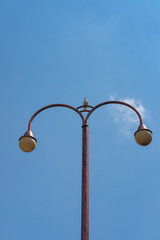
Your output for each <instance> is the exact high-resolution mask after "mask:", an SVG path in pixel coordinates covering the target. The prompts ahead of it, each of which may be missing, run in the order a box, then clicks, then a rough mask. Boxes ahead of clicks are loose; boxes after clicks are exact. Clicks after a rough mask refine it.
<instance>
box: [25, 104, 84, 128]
mask: <svg viewBox="0 0 160 240" xmlns="http://www.w3.org/2000/svg"><path fill="white" fill-rule="evenodd" d="M52 107H65V108H70V109H72V110H73V111H75V112H77V113H78V114H79V116H80V117H81V119H82V122H83V123H84V117H83V115H82V113H81V112H80V111H79V110H78V109H76V108H74V107H72V106H70V105H66V104H51V105H47V106H45V107H43V108H40V109H39V110H38V111H37V112H35V113H34V114H33V116H32V117H31V119H30V120H29V124H28V131H30V130H31V124H32V121H33V119H34V118H35V117H36V116H37V115H38V114H39V113H40V112H42V111H44V110H46V109H48V108H52Z"/></svg>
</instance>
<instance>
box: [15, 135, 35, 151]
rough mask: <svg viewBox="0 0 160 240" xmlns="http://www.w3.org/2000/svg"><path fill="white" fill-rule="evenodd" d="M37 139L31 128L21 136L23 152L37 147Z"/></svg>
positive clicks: (20, 142)
mask: <svg viewBox="0 0 160 240" xmlns="http://www.w3.org/2000/svg"><path fill="white" fill-rule="evenodd" d="M36 143H37V140H36V139H35V138H34V136H33V133H32V131H31V130H28V131H27V132H25V134H24V135H23V136H22V137H20V138H19V147H20V149H21V150H22V151H23V152H32V151H33V150H34V149H35V147H36Z"/></svg>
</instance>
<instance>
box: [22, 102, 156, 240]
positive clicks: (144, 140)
mask: <svg viewBox="0 0 160 240" xmlns="http://www.w3.org/2000/svg"><path fill="white" fill-rule="evenodd" d="M107 104H121V105H124V106H126V107H129V108H130V109H132V110H133V111H134V112H135V113H136V114H137V115H138V118H139V122H140V124H139V127H138V129H137V131H136V132H135V134H134V136H135V140H136V142H137V143H138V144H139V145H141V146H146V145H148V144H149V143H150V142H151V141H152V132H151V131H150V130H149V129H147V128H146V126H145V125H144V124H143V120H142V116H141V115H140V113H139V112H138V111H137V110H136V109H135V108H134V107H133V106H131V105H129V104H128V103H125V102H122V101H107V102H103V103H100V104H98V105H96V106H95V107H92V106H90V105H88V101H87V99H86V98H85V99H84V102H83V105H82V106H79V107H77V108H74V107H72V106H70V105H66V104H51V105H48V106H45V107H43V108H41V109H39V110H38V111H37V112H35V113H34V114H33V116H32V117H31V119H30V121H29V124H28V130H27V131H26V132H25V134H24V135H23V136H22V137H20V139H19V146H20V148H21V150H22V151H24V152H31V151H33V150H34V148H35V147H36V143H37V140H36V139H35V138H34V136H33V133H32V131H31V124H32V121H33V119H34V118H35V117H36V116H37V115H38V114H39V113H40V112H42V111H44V110H46V109H48V108H53V107H65V108H69V109H71V110H73V111H75V112H76V113H78V114H79V116H80V117H81V120H82V210H81V240H89V126H88V119H89V117H90V115H91V114H92V113H93V112H94V111H95V110H96V109H97V108H99V107H101V106H103V105H107ZM83 112H87V115H86V117H85V116H84V115H83Z"/></svg>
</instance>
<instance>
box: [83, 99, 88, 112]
mask: <svg viewBox="0 0 160 240" xmlns="http://www.w3.org/2000/svg"><path fill="white" fill-rule="evenodd" d="M83 106H84V107H83V110H84V111H85V110H87V106H88V100H87V99H86V97H85V98H84V102H83Z"/></svg>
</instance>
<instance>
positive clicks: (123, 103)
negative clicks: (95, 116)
mask: <svg viewBox="0 0 160 240" xmlns="http://www.w3.org/2000/svg"><path fill="white" fill-rule="evenodd" d="M107 104H120V105H124V106H127V107H129V108H131V109H132V110H133V111H135V113H136V114H137V115H138V117H139V121H140V125H143V120H142V116H141V114H140V113H139V112H138V111H137V109H136V108H134V107H133V106H131V105H130V104H128V103H125V102H122V101H107V102H103V103H100V104H98V105H96V106H95V107H93V108H92V109H91V111H90V112H89V113H88V114H87V117H86V120H88V118H89V117H90V115H91V114H92V112H93V111H95V110H96V109H97V108H99V107H101V106H103V105H107Z"/></svg>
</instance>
